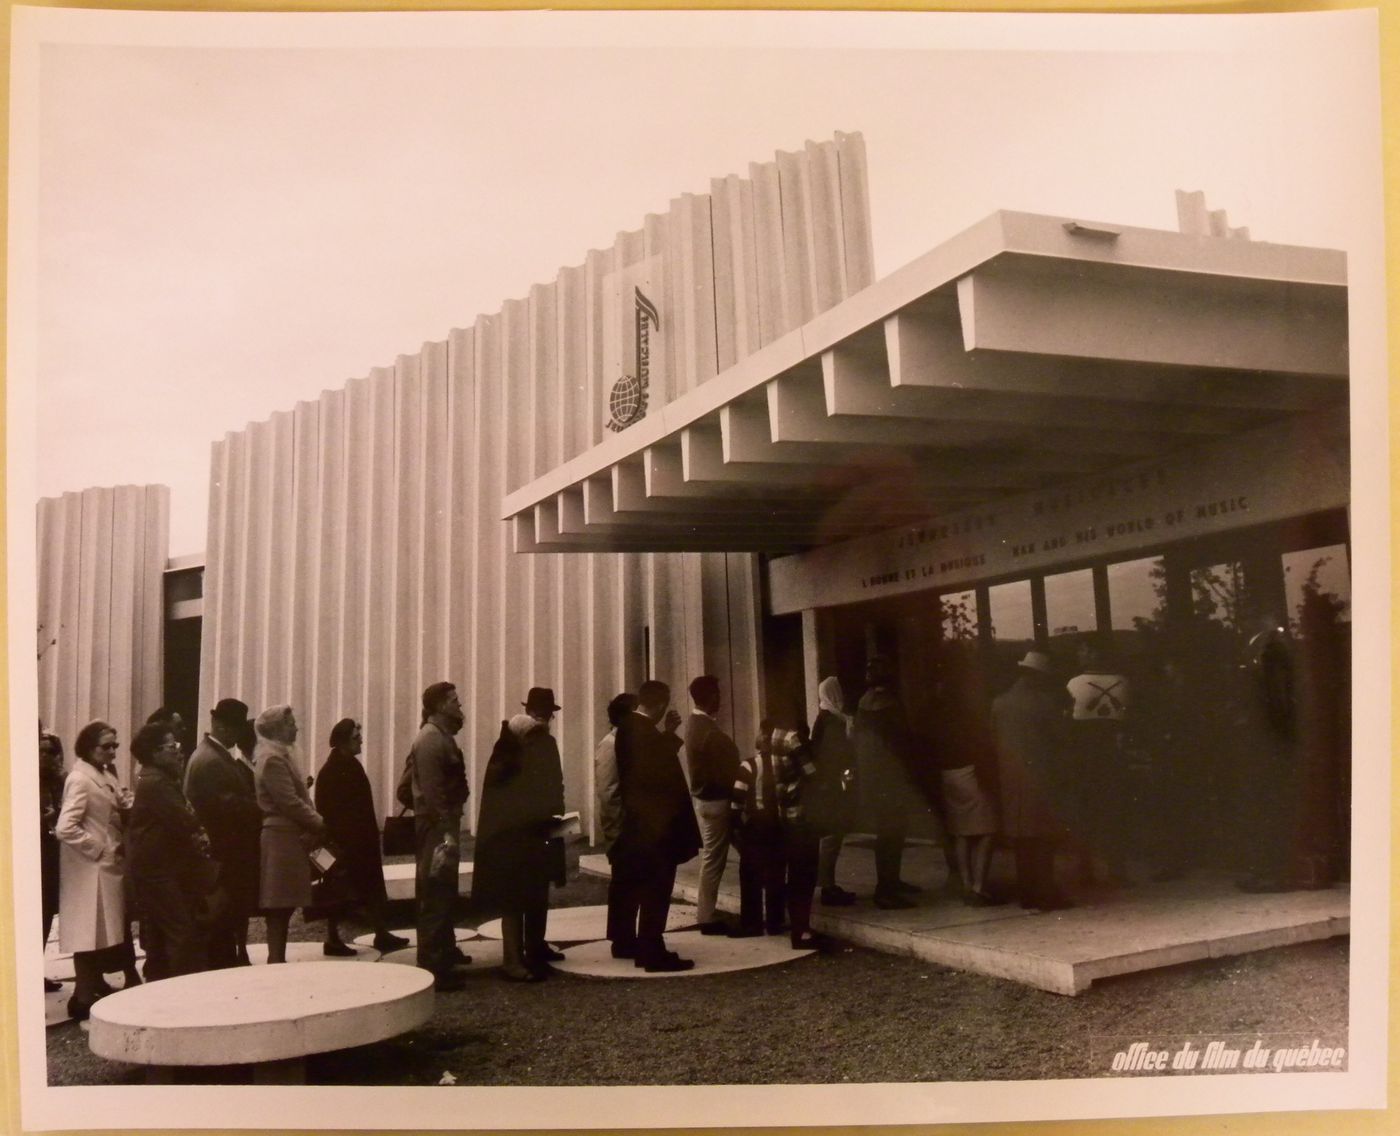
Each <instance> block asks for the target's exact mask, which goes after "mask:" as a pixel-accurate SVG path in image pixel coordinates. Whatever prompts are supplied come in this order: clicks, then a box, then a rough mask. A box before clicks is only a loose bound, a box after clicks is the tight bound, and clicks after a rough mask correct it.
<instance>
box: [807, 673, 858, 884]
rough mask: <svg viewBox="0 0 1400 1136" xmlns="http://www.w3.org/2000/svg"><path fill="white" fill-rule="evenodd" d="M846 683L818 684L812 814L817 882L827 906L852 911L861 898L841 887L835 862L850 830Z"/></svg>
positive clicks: (851, 756)
mask: <svg viewBox="0 0 1400 1136" xmlns="http://www.w3.org/2000/svg"><path fill="white" fill-rule="evenodd" d="M845 704H846V699H845V695H844V694H843V693H842V691H841V680H840V679H838V678H837V677H836V676H835V675H829V676H828V677H826V678H824V679H822V680H821V682H820V683H818V684H817V716H816V718H815V720H814V721H813V722H812V739H811V743H810V745H811V754H812V760H813V762H814V764H815V765H816V767H817V772H816V776H815V777H813V779H812V783H811V785H810V786H809V788H808V790H807V793H808V798H809V799H808V803H807V816H808V820H809V822H810V823H811V825H812V827H813V828H814V829H816V830H817V831H818V832H820V833H822V837H821V841H820V843H819V845H818V854H817V883H818V884H819V885H820V886H821V899H822V903H823V904H824V905H825V906H827V907H849V906H850V905H851V904H853V903H855V901H856V894H855V892H853V891H847V890H846V889H845V888H843V887H840V886H839V885H838V884H837V883H836V858H837V856H839V855H840V854H841V842H842V841H843V840H844V839H845V837H846V833H847V832H848V831H849V830H850V826H851V779H852V777H853V776H854V773H853V769H854V766H855V751H854V750H853V749H852V748H851V725H852V720H851V716H850V715H849V714H847V713H846V709H845Z"/></svg>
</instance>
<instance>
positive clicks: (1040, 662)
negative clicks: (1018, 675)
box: [1016, 651, 1053, 675]
mask: <svg viewBox="0 0 1400 1136" xmlns="http://www.w3.org/2000/svg"><path fill="white" fill-rule="evenodd" d="M1016 665H1017V666H1018V667H1023V668H1024V669H1026V670H1028V671H1039V672H1040V673H1041V674H1046V675H1048V674H1051V673H1053V672H1052V671H1051V669H1050V656H1049V655H1047V654H1046V653H1045V652H1044V651H1027V652H1026V657H1025V658H1024V659H1022V660H1021V661H1020V662H1019V663H1017V664H1016Z"/></svg>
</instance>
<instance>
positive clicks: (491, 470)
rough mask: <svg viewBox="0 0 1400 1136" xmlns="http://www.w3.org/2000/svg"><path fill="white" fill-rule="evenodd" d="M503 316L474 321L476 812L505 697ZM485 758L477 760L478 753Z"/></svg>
mask: <svg viewBox="0 0 1400 1136" xmlns="http://www.w3.org/2000/svg"><path fill="white" fill-rule="evenodd" d="M503 322H504V320H503V318H502V317H500V316H484V317H482V318H481V319H480V320H478V321H477V324H476V340H477V342H476V360H477V362H476V374H477V384H476V420H475V422H474V423H473V437H474V439H475V446H476V455H477V462H476V480H475V488H476V497H475V506H474V508H475V511H476V540H475V542H474V544H473V546H472V559H473V561H474V563H475V569H474V571H473V577H474V579H475V580H476V587H475V588H474V589H473V591H472V611H473V616H472V626H473V627H475V628H476V640H475V642H474V644H473V648H474V654H475V656H476V670H475V674H474V678H473V684H472V688H471V691H470V696H469V697H464V698H463V700H462V702H463V706H464V708H465V709H466V712H467V722H466V728H465V730H464V736H463V737H462V738H461V739H459V740H460V742H461V745H462V748H463V749H464V750H465V751H466V756H467V761H468V762H469V763H470V771H471V783H472V805H473V816H475V807H476V805H477V804H478V803H479V802H480V799H481V795H480V792H479V789H480V785H481V773H482V771H483V770H484V768H485V761H486V758H487V756H489V754H490V752H491V751H490V746H491V742H492V740H493V739H494V738H495V736H496V729H497V726H498V724H499V722H500V718H499V713H498V711H497V707H498V706H500V704H501V702H502V685H503V683H502V675H503V672H502V669H501V665H500V658H501V652H502V646H501V643H502V638H503V636H504V634H505V627H506V613H505V612H504V611H503V609H502V606H501V605H502V601H503V587H504V585H503V583H502V578H503V576H504V573H505V567H506V553H505V549H504V542H505V540H506V534H505V526H504V525H502V524H501V521H500V501H501V497H502V496H503V495H504V491H503V485H504V475H505V470H504V462H505V458H504V454H503V452H502V451H503V449H504V447H505V445H506V439H505V437H504V433H503V430H502V423H503V421H504V419H505V408H504V401H505V394H504V391H503V390H502V384H501V382H500V381H499V376H500V374H501V367H502V359H503V355H502V338H503V327H502V324H503ZM478 753H480V754H481V755H482V756H481V759H480V761H478V759H477V754H478Z"/></svg>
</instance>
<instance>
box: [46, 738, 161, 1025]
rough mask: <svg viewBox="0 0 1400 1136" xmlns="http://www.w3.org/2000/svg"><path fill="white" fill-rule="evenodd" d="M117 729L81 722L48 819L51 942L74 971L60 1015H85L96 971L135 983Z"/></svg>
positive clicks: (127, 802)
mask: <svg viewBox="0 0 1400 1136" xmlns="http://www.w3.org/2000/svg"><path fill="white" fill-rule="evenodd" d="M117 747H118V742H117V731H116V730H114V729H113V728H112V727H111V726H109V725H108V724H107V723H106V722H101V721H97V722H89V723H88V724H87V725H86V726H84V727H83V728H82V729H81V730H80V731H79V732H78V737H77V740H76V741H75V742H74V743H73V748H74V750H75V751H76V752H77V755H78V760H77V761H75V762H74V763H73V769H72V771H71V772H70V773H69V774H68V780H67V781H65V782H64V786H63V804H62V806H61V807H60V809H59V812H58V819H57V821H55V822H54V836H56V837H57V838H58V841H59V844H60V845H61V847H60V849H59V899H58V912H59V924H58V942H59V946H60V947H61V948H62V949H63V950H65V951H71V952H72V954H73V972H74V976H75V980H74V989H73V996H72V997H71V998H70V999H69V1000H68V1014H69V1016H70V1017H71V1018H73V1019H74V1020H75V1021H83V1020H84V1019H86V1018H87V1016H88V1011H89V1010H90V1009H91V1008H92V1004H93V1002H95V1001H96V1000H97V999H98V998H100V997H101V996H102V995H103V994H105V993H107V992H108V989H109V988H108V987H107V984H106V983H105V982H104V981H103V978H102V976H103V974H105V973H108V972H110V971H114V970H121V971H123V972H124V973H125V976H126V984H127V985H128V986H138V985H140V983H141V976H140V975H139V974H137V973H136V956H135V952H134V951H133V949H132V945H131V929H130V925H129V923H128V921H127V913H126V897H125V894H124V888H123V883H122V873H123V869H124V864H125V855H124V849H123V846H122V836H123V829H124V826H125V814H126V811H127V810H128V809H129V808H130V807H131V790H129V789H127V788H126V787H125V786H123V785H122V784H121V782H119V781H118V780H117V772H116V769H115V767H114V762H115V761H116V757H117Z"/></svg>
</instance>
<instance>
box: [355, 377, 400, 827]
mask: <svg viewBox="0 0 1400 1136" xmlns="http://www.w3.org/2000/svg"><path fill="white" fill-rule="evenodd" d="M368 387H369V390H368V396H369V399H368V400H369V438H368V446H367V452H366V454H365V458H364V460H366V461H367V463H368V465H369V471H370V481H369V533H368V540H367V541H366V543H365V549H364V553H365V557H366V560H367V564H366V576H365V578H366V581H367V584H368V586H367V587H366V588H365V609H364V610H365V656H364V658H365V661H364V668H365V709H364V714H365V720H364V729H365V751H366V752H367V753H379V754H383V755H384V758H385V759H384V762H383V764H382V765H381V766H380V767H379V768H378V770H377V773H378V776H377V777H371V779H370V780H371V781H372V782H373V783H374V784H375V785H376V786H377V787H378V789H379V793H380V799H381V800H389V799H391V794H392V793H393V788H394V782H395V780H396V778H397V776H398V774H397V770H398V768H399V767H401V766H402V764H403V758H404V755H405V754H406V753H407V752H408V745H409V742H410V741H411V740H412V739H411V738H406V737H403V736H401V735H399V734H396V733H395V732H394V729H393V725H394V723H393V720H392V713H391V711H392V707H393V687H392V682H393V668H392V667H391V666H390V657H391V655H392V652H393V649H394V643H393V637H392V635H391V630H392V629H391V627H390V626H389V621H388V620H387V619H386V618H385V613H386V612H388V611H391V610H392V608H393V603H394V533H395V528H396V526H395V521H394V516H395V513H396V512H397V507H398V496H397V494H396V493H395V491H394V372H393V369H392V368H389V367H375V368H374V369H373V370H372V371H370V373H369V382H368Z"/></svg>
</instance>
